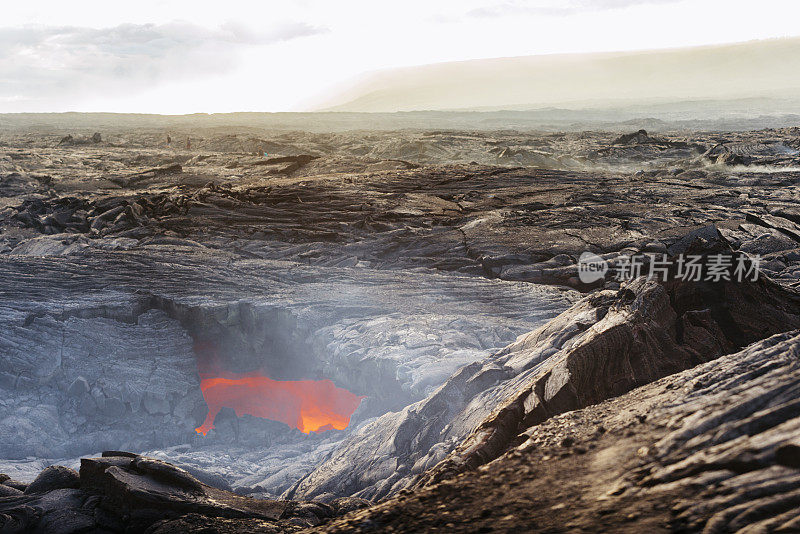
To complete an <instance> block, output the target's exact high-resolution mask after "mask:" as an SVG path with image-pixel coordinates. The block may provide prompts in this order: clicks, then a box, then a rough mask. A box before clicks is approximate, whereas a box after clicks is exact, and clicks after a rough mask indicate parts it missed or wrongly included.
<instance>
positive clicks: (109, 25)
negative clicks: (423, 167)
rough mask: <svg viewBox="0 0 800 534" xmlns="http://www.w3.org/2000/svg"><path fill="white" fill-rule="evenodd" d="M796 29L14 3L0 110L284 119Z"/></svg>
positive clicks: (619, 13) (612, 1)
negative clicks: (472, 72) (490, 70)
mask: <svg viewBox="0 0 800 534" xmlns="http://www.w3.org/2000/svg"><path fill="white" fill-rule="evenodd" d="M798 18H800V2H797V0H761V1H760V2H758V3H754V2H752V0H436V1H431V0H404V1H403V2H389V1H384V0H379V1H376V0H336V1H331V0H292V1H290V2H287V1H285V0H260V1H258V2H253V1H252V0H226V1H225V2H213V3H211V2H198V1H197V0H137V1H136V2H108V0H71V1H70V2H63V1H57V0H35V1H33V2H16V3H13V7H9V6H5V7H4V13H3V17H2V19H0V24H2V25H5V26H6V28H5V29H0V112H2V111H26V110H28V111H34V110H36V111H64V110H78V111H137V112H158V113H190V112H214V111H236V110H249V111H285V110H292V109H301V108H302V107H303V106H304V105H309V104H311V103H313V102H314V101H315V99H316V98H317V97H318V96H319V95H324V94H325V93H327V92H329V91H331V89H332V88H334V87H341V86H342V85H347V84H349V83H350V80H352V79H353V78H355V77H358V76H360V75H362V74H363V73H365V72H369V71H373V70H376V69H390V68H395V67H404V66H410V65H420V64H428V63H437V62H449V61H462V60H468V59H480V58H490V57H504V56H524V55H533V54H553V53H574V52H598V51H613V50H634V49H653V48H669V47H680V46H694V45H704V44H714V43H726V42H727V43H729V42H735V41H746V40H750V39H763V38H769V37H780V36H787V35H798V34H800V30H798V27H797V19H798ZM175 21H182V22H175Z"/></svg>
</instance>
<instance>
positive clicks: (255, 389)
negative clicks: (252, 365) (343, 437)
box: [195, 376, 364, 436]
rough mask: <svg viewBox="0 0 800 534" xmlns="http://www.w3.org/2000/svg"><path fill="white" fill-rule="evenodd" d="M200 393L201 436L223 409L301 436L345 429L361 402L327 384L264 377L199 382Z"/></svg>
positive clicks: (214, 378) (326, 382) (359, 398)
mask: <svg viewBox="0 0 800 534" xmlns="http://www.w3.org/2000/svg"><path fill="white" fill-rule="evenodd" d="M200 389H202V390H203V397H204V398H205V399H206V404H208V415H207V416H206V420H205V421H204V422H203V424H202V425H201V426H199V427H198V428H196V429H195V430H197V432H198V433H200V434H203V435H204V436H205V435H206V434H207V433H208V431H209V430H211V429H212V428H214V418H215V417H216V416H217V414H218V413H219V411H220V409H222V408H223V407H228V408H233V409H234V410H235V411H236V415H237V416H242V415H244V414H248V415H252V416H255V417H263V418H264V419H272V420H273V421H281V422H282V423H286V424H287V425H289V426H291V427H294V428H297V429H299V430H300V431H301V432H305V433H306V434H308V433H309V432H322V431H325V430H330V429H332V428H337V429H339V430H341V429H344V428H347V425H349V424H350V416H351V415H353V412H354V411H355V410H356V408H358V405H359V404H360V403H361V399H363V398H364V397H359V396H358V395H355V394H353V393H350V392H349V391H347V390H346V389H342V388H339V387H336V386H335V385H334V383H333V382H331V381H330V380H327V379H326V380H293V381H281V380H272V379H271V378H267V377H266V376H237V377H236V378H218V377H212V378H202V376H201V380H200Z"/></svg>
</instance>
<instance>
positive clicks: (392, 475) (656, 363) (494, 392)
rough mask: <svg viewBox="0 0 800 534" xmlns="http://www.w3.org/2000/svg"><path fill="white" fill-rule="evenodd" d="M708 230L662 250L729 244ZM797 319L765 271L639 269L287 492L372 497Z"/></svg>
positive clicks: (466, 465) (790, 298)
mask: <svg viewBox="0 0 800 534" xmlns="http://www.w3.org/2000/svg"><path fill="white" fill-rule="evenodd" d="M710 230H712V231H709V230H705V231H701V232H697V233H696V234H693V235H690V236H687V238H685V239H683V240H679V241H678V242H677V243H676V244H675V245H673V247H672V251H673V254H676V255H677V254H679V253H687V254H689V253H695V254H706V255H709V254H719V253H720V252H724V251H727V252H728V253H730V252H731V250H730V248H729V246H728V244H727V242H726V241H725V240H724V239H723V238H722V237H721V236H720V235H719V233H718V232H716V230H714V229H713V228H712V229H710ZM799 327H800V295H798V294H797V293H795V292H793V291H791V290H786V289H784V288H782V287H780V286H778V285H777V284H775V283H774V282H772V281H771V280H769V279H766V278H761V279H760V280H758V281H756V282H751V281H744V282H737V281H735V280H731V281H721V282H709V283H706V282H687V281H683V280H680V279H675V278H673V279H671V280H670V281H668V282H666V283H660V282H657V281H655V280H647V279H646V278H644V277H642V278H638V279H636V280H634V281H632V282H630V283H627V284H624V285H623V286H622V288H621V289H620V290H617V291H601V292H599V293H596V294H594V295H592V296H590V297H587V298H586V299H584V300H582V301H581V302H579V303H577V304H576V305H574V306H573V307H572V308H571V309H570V310H568V311H567V312H565V313H563V314H562V315H560V316H559V317H557V318H556V319H554V320H552V321H550V322H549V323H548V324H547V325H546V326H544V327H542V328H540V329H538V330H535V331H533V332H531V333H529V334H527V335H524V336H521V337H520V338H519V339H518V340H517V341H516V342H515V343H513V344H511V345H509V346H508V347H507V348H505V349H504V350H502V351H500V352H498V353H496V354H494V355H493V356H492V357H490V358H489V359H487V360H485V361H484V362H482V363H475V364H471V365H469V366H466V367H464V368H462V369H461V370H460V371H459V372H458V373H456V374H455V375H454V376H453V377H451V378H450V379H449V380H448V381H447V383H445V384H444V385H443V386H442V387H441V388H440V389H439V390H438V391H437V392H436V393H434V394H433V395H432V396H431V397H429V398H428V399H426V400H424V401H421V402H420V403H417V404H415V405H412V406H410V407H409V408H407V409H405V410H403V411H402V412H400V413H397V414H389V415H386V416H384V417H382V418H380V419H378V420H377V421H376V422H374V423H372V424H370V425H368V426H366V427H364V428H362V429H360V430H359V431H358V432H357V433H356V434H354V435H353V436H352V437H350V438H348V439H347V440H346V441H345V442H344V443H343V444H342V446H341V447H340V448H339V450H338V451H337V452H336V453H335V454H333V455H332V456H331V458H330V459H329V460H327V461H326V462H325V463H324V464H322V465H321V466H320V467H319V468H318V469H316V470H315V471H314V472H312V473H310V474H309V475H308V476H307V477H306V478H305V479H303V480H301V481H300V482H299V483H298V484H297V485H296V487H295V488H293V489H292V490H290V491H289V492H287V493H286V496H288V497H298V496H302V497H303V498H311V497H315V498H323V499H324V498H329V496H331V495H337V494H342V493H345V494H346V493H355V494H356V495H359V496H363V497H367V498H381V497H385V496H386V495H389V494H391V493H393V492H396V491H398V490H400V489H403V488H405V487H408V486H409V485H410V484H411V483H412V482H413V481H414V480H415V479H416V477H418V476H419V477H421V478H420V480H419V481H418V482H417V485H426V484H431V483H435V482H438V481H441V480H444V479H446V478H449V477H451V476H453V475H454V474H456V473H459V472H462V471H464V470H467V469H472V468H475V467H477V466H479V465H481V464H484V463H486V462H488V461H490V460H492V459H494V458H496V457H497V456H499V455H500V454H502V453H503V452H504V451H505V450H506V449H507V448H508V447H511V446H513V445H515V444H516V441H515V440H516V439H517V436H518V435H519V434H520V432H522V431H523V430H524V429H526V428H529V427H531V426H533V425H536V424H539V423H542V422H543V421H545V420H547V419H549V418H551V417H553V416H555V415H557V414H560V413H564V412H567V411H570V410H575V409H579V408H582V407H584V406H587V405H591V404H596V403H599V402H602V401H603V400H605V399H608V398H612V397H616V396H619V395H622V394H623V393H625V392H627V391H630V390H631V389H633V388H635V387H638V386H641V385H643V384H647V383H650V382H652V381H655V380H657V379H659V378H661V377H663V376H666V375H669V374H672V373H676V372H678V371H681V370H683V369H687V368H691V367H694V366H696V365H699V364H701V363H704V362H707V361H710V360H713V359H716V358H718V357H720V356H722V355H724V354H728V353H730V352H733V351H735V350H737V349H738V348H740V347H742V346H744V345H746V344H748V343H751V342H754V341H756V340H759V339H763V338H764V337H768V336H769V335H771V334H774V333H777V332H782V331H786V330H789V329H792V328H799ZM476 427H477V428H476ZM375 451H377V453H376V452H375ZM451 451H452V452H451ZM448 453H450V454H449V455H448ZM446 455H447V457H446V458H445V456H446ZM353 466H357V468H356V469H355V470H354V469H353Z"/></svg>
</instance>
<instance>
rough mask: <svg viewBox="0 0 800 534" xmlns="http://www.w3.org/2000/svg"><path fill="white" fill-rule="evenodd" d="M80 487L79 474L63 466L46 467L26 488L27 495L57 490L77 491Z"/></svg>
mask: <svg viewBox="0 0 800 534" xmlns="http://www.w3.org/2000/svg"><path fill="white" fill-rule="evenodd" d="M79 486H80V478H79V476H78V472H77V471H75V470H74V469H70V468H69V467H64V466H62V465H51V466H50V467H46V468H45V469H44V470H43V471H42V472H41V473H39V476H37V477H36V479H35V480H34V481H33V482H31V483H30V484H29V485H28V487H27V488H25V494H26V495H31V494H34V493H47V492H49V491H53V490H57V489H75V488H77V487H79Z"/></svg>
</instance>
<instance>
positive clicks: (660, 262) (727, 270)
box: [578, 252, 761, 284]
mask: <svg viewBox="0 0 800 534" xmlns="http://www.w3.org/2000/svg"><path fill="white" fill-rule="evenodd" d="M760 264H761V257H760V256H753V257H750V256H747V255H745V254H710V255H699V254H687V255H683V254H679V255H677V256H669V255H667V254H641V255H633V256H621V257H619V258H616V259H615V261H614V262H613V263H612V264H609V263H608V262H607V261H606V260H604V259H603V258H601V257H600V256H598V255H597V254H594V253H592V252H584V253H583V254H581V256H580V258H579V260H578V278H580V281H581V282H583V283H584V284H592V283H594V282H597V281H598V280H601V279H604V278H605V277H606V273H608V272H609V270H612V269H613V276H612V278H613V279H614V280H617V281H619V282H622V281H627V280H633V279H634V278H639V277H640V276H646V277H647V278H648V279H650V280H660V281H663V282H666V281H667V280H670V279H678V280H682V281H686V282H721V281H727V282H729V281H737V282H744V281H753V282H755V281H756V280H758V273H759V270H758V268H759V265H760Z"/></svg>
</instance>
